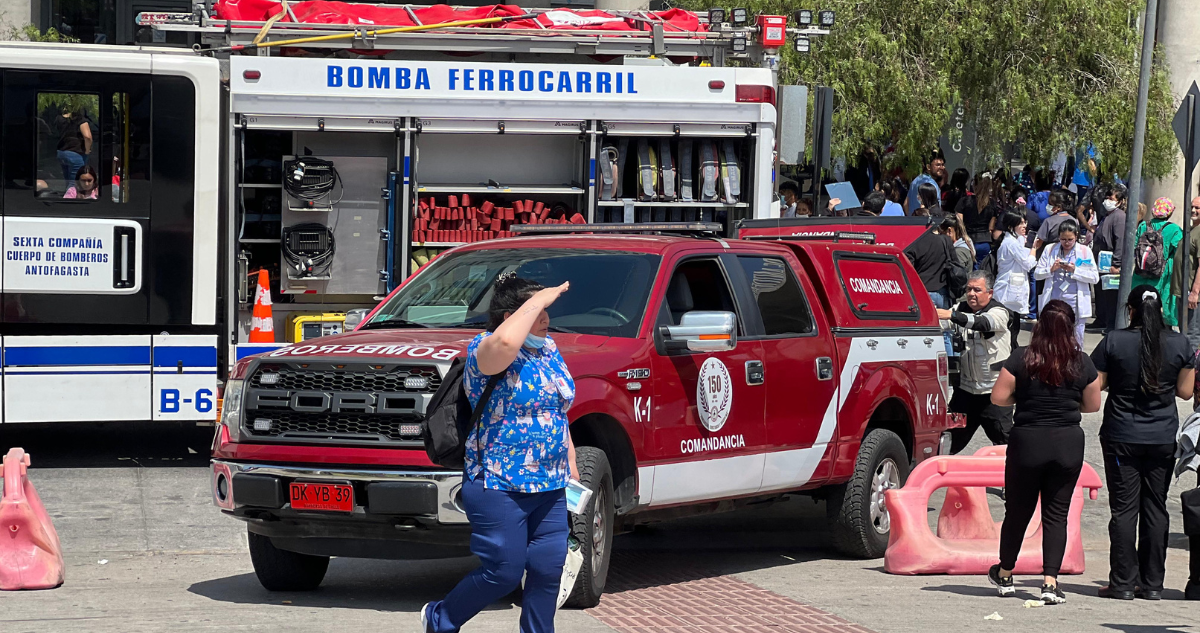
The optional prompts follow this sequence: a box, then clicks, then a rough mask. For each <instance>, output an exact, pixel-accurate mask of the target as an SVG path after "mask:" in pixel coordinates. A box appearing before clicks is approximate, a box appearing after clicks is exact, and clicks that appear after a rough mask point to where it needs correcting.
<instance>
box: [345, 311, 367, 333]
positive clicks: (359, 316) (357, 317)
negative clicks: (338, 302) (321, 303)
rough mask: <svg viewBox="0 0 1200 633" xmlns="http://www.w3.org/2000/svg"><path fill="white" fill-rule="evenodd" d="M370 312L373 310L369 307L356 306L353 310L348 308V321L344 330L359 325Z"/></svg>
mask: <svg viewBox="0 0 1200 633" xmlns="http://www.w3.org/2000/svg"><path fill="white" fill-rule="evenodd" d="M370 312H371V310H370V309H369V308H355V309H353V310H346V322H345V324H344V325H343V326H342V331H343V332H350V331H352V330H353V329H354V328H356V327H358V324H359V323H362V321H363V319H365V318H367V314H369V313H370Z"/></svg>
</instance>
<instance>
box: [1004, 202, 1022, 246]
mask: <svg viewBox="0 0 1200 633" xmlns="http://www.w3.org/2000/svg"><path fill="white" fill-rule="evenodd" d="M1024 223H1025V214H1024V213H1020V212H1018V211H1016V210H1015V209H1009V210H1008V211H1006V212H1004V215H1002V216H1000V228H1002V229H1004V232H1005V233H1008V234H1009V235H1011V236H1013V237H1015V238H1017V239H1021V238H1020V237H1019V236H1018V235H1017V228H1018V227H1020V226H1021V225H1022V224H1024Z"/></svg>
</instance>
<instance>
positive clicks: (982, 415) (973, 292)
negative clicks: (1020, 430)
mask: <svg viewBox="0 0 1200 633" xmlns="http://www.w3.org/2000/svg"><path fill="white" fill-rule="evenodd" d="M992 283H993V282H992V276H991V275H990V274H988V273H987V272H985V271H982V270H976V271H974V272H972V273H971V274H970V276H968V277H967V300H966V301H963V302H962V303H960V304H958V307H956V308H954V309H952V310H942V309H939V310H938V311H937V314H938V318H939V319H941V320H943V321H949V324H950V328H951V329H952V331H953V338H954V347H955V349H956V350H957V351H958V352H959V353H960V354H962V358H961V359H960V360H959V363H958V375H959V382H958V386H957V387H955V389H954V397H953V398H951V399H950V407H949V409H950V412H951V413H962V414H965V415H966V416H967V426H966V427H964V428H960V429H952V430H951V431H950V434H951V444H950V452H951V453H959V452H961V451H962V450H963V449H964V448H966V447H967V444H969V443H970V442H971V437H972V436H974V435H975V431H976V429H978V428H979V427H981V426H982V427H983V431H984V433H987V436H988V439H989V440H991V441H992V444H993V445H999V444H1007V443H1008V432H1009V431H1010V430H1011V429H1012V416H1013V408H1012V407H999V406H996V405H994V404H992V387H994V386H995V385H996V378H997V377H999V376H1000V369H1001V368H1002V367H1003V365H1004V361H1006V360H1008V355H1009V354H1010V353H1011V352H1012V345H1011V343H1010V339H1009V335H1008V319H1009V311H1008V308H1006V307H1004V304H1002V303H1000V302H999V301H996V300H995V298H993V296H992Z"/></svg>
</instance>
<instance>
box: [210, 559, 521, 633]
mask: <svg viewBox="0 0 1200 633" xmlns="http://www.w3.org/2000/svg"><path fill="white" fill-rule="evenodd" d="M475 566H476V562H475V559H474V558H453V559H446V560H438V561H377V560H364V559H357V558H335V559H333V560H331V561H330V562H329V573H328V574H326V576H325V581H324V582H323V583H321V587H320V588H318V589H316V590H315V591H286V592H283V591H281V592H274V591H267V590H266V589H264V588H263V586H262V585H261V584H259V582H258V578H257V577H256V576H255V575H254V574H253V573H250V574H239V575H236V576H228V577H225V578H215V579H213V580H205V581H202V582H197V583H195V584H193V585H191V586H190V587H188V592H189V593H193V594H196V595H198V596H203V597H205V598H208V599H210V600H215V601H217V602H227V603H233V604H289V605H292V606H298V607H315V608H337V609H370V610H374V611H388V612H397V613H412V614H414V615H415V614H416V613H418V612H419V611H420V610H421V606H422V605H424V604H425V603H426V602H431V601H433V600H440V599H442V598H443V597H445V595H446V594H447V593H449V592H450V590H451V589H453V588H454V586H455V585H456V584H458V581H459V580H461V579H462V577H463V576H465V575H466V574H467V572H469V571H471V570H472V569H474V568H475ZM519 604H520V594H519V591H517V592H514V594H513V595H511V596H508V597H506V598H505V599H504V600H501V601H499V602H495V603H493V604H491V605H490V606H488V607H487V609H486V610H488V611H497V610H507V609H511V608H513V606H514V605H519ZM402 628H403V627H402Z"/></svg>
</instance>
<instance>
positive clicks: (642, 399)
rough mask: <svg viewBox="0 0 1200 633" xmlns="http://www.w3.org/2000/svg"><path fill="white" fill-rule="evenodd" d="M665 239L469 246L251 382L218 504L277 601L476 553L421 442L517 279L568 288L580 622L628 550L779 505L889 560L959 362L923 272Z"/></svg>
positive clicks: (221, 445) (293, 349) (230, 443)
mask: <svg viewBox="0 0 1200 633" xmlns="http://www.w3.org/2000/svg"><path fill="white" fill-rule="evenodd" d="M534 228H537V227H534ZM545 228H546V230H558V231H562V230H574V231H577V232H579V231H593V230H600V229H599V228H598V226H596V227H593V226H590V225H584V226H577V227H569V229H563V228H561V227H559V228H557V229H556V228H554V227H545ZM609 228H610V229H611V228H613V227H611V226H610V227H609ZM637 228H638V230H639V231H643V232H645V231H648V230H652V228H651V229H648V228H646V227H642V226H639V227H637ZM711 228H712V227H711V226H710V227H709V228H708V229H706V230H711ZM660 229H661V230H660V231H659V234H645V233H643V234H611V235H604V234H589V235H581V234H556V235H555V234H552V235H532V236H527V237H518V238H512V239H504V240H497V241H489V242H482V243H478V244H471V245H467V246H462V247H459V248H457V249H454V250H453V251H450V252H448V253H446V254H445V255H443V256H442V257H440V258H439V259H437V260H435V261H434V262H432V263H431V264H430V265H429V266H427V267H426V268H425V269H424V270H422V271H420V272H419V273H418V274H416V275H414V276H413V277H412V278H410V279H409V280H408V281H407V282H406V283H405V284H404V285H402V286H401V287H400V288H398V289H396V291H395V292H393V293H392V294H391V295H390V296H389V297H387V298H386V299H385V300H384V301H383V302H382V303H381V304H380V305H379V306H378V307H377V308H376V309H375V310H374V311H373V312H372V313H371V314H370V315H368V316H367V317H366V318H365V319H364V320H363V321H362V323H361V324H360V325H359V326H358V327H357V329H356V331H354V332H349V333H346V334H342V335H338V336H331V337H326V338H322V339H319V340H316V341H306V342H304V343H300V344H296V345H293V346H290V347H285V348H282V349H279V350H277V351H275V352H272V353H268V354H265V355H260V356H256V357H252V358H247V359H243V360H241V361H239V362H238V363H237V365H236V367H235V368H234V370H233V373H232V374H231V376H230V380H229V381H228V382H227V384H226V385H225V390H224V407H223V411H222V416H221V420H220V423H219V425H218V428H217V434H216V439H215V441H214V451H213V461H212V481H213V494H214V501H215V503H216V505H217V506H219V507H220V508H221V509H222V511H223V512H225V513H226V514H229V515H231V516H233V517H236V518H238V519H241V520H244V521H246V522H247V527H248V529H249V539H250V554H251V559H252V561H253V563H254V568H255V571H256V573H257V574H258V577H259V580H260V581H261V582H262V584H263V585H264V586H265V587H267V588H268V589H278V590H285V589H286V590H297V589H311V588H315V587H316V586H317V585H319V584H320V582H321V580H322V578H323V576H324V574H325V569H326V566H327V565H328V560H329V557H330V556H352V557H372V558H379V557H391V558H413V557H419V558H428V557H441V556H452V555H461V554H463V553H465V551H466V550H465V548H466V545H467V543H468V538H469V533H470V532H469V530H470V526H469V524H468V522H467V518H466V516H465V515H464V513H463V511H462V508H461V505H460V504H461V501H460V498H459V488H460V485H461V478H462V473H461V472H457V471H446V470H444V469H440V468H438V467H436V466H434V465H433V464H431V463H430V462H429V461H428V460H427V458H426V456H425V451H424V450H423V444H422V441H421V436H420V421H421V419H422V414H423V412H424V407H425V406H426V404H427V403H428V401H429V398H430V396H431V395H432V394H433V393H434V392H435V391H436V390H437V388H438V386H439V385H440V380H441V377H442V376H443V375H444V372H445V370H446V368H447V367H448V366H449V365H450V363H451V362H452V361H454V359H456V358H459V357H461V356H463V355H464V354H465V350H466V347H467V343H468V342H469V341H470V340H471V339H472V338H473V337H474V336H475V335H476V334H478V333H479V332H480V330H481V329H482V327H483V324H484V323H485V321H486V318H487V314H486V309H487V305H488V302H489V300H490V297H491V294H490V290H491V287H492V284H493V282H494V280H495V279H496V276H497V275H498V274H499V273H503V272H507V271H516V273H517V274H518V275H520V276H522V277H526V278H530V279H534V280H537V281H539V282H541V283H543V284H545V285H547V286H550V285H557V284H560V283H562V282H563V281H567V280H569V281H570V282H571V290H570V291H569V292H568V293H566V294H565V295H563V297H562V298H560V299H559V300H558V301H557V302H555V303H554V305H553V306H552V307H551V308H550V316H551V336H552V337H553V338H554V340H555V341H556V343H557V344H558V348H559V350H561V352H562V354H563V357H564V358H565V359H566V362H567V365H568V366H569V367H570V369H571V372H572V374H573V375H574V377H575V381H576V385H577V395H576V399H575V404H574V406H572V407H571V409H570V412H569V416H570V418H571V435H572V437H573V438H574V441H575V444H576V446H577V447H578V462H579V470H580V476H581V479H582V481H583V483H584V484H585V485H587V486H589V487H590V488H592V489H593V490H594V491H595V494H594V495H593V499H594V502H593V503H592V507H591V508H590V509H589V510H588V511H587V512H586V513H585V515H583V516H576V517H573V519H572V520H573V531H574V533H575V535H576V537H577V538H578V539H579V540H580V542H581V543H582V547H583V553H584V559H585V563H584V569H583V570H582V571H581V574H580V579H579V581H578V582H577V584H576V588H575V593H574V595H573V596H572V598H571V604H573V605H576V606H589V605H594V604H596V603H597V602H598V601H599V599H600V596H601V594H602V592H603V590H604V584H605V579H606V575H607V570H608V562H609V557H610V553H611V547H612V538H613V535H614V534H616V533H618V532H621V531H623V530H628V529H630V528H631V527H632V526H635V525H637V524H639V523H644V522H650V521H659V520H663V519H668V518H674V517H679V516H685V515H688V514H694V513H702V512H713V511H722V510H729V509H733V508H736V507H739V506H741V505H744V504H747V503H752V502H759V501H764V500H770V499H773V498H778V497H781V496H783V495H787V494H794V493H804V494H811V495H817V496H820V497H822V498H825V499H826V500H827V504H828V508H829V510H828V514H829V519H830V524H831V529H832V536H833V542H834V543H835V544H836V546H837V548H838V549H839V550H841V551H843V552H845V553H848V554H852V555H855V556H862V557H877V556H881V555H882V554H883V551H884V548H885V547H886V545H887V542H888V531H889V523H888V514H887V508H886V506H885V505H884V494H883V492H884V491H885V490H887V489H888V488H894V487H897V486H900V485H902V484H903V483H904V480H905V478H906V476H907V474H908V472H909V470H910V468H911V467H912V465H913V464H914V463H916V462H919V461H921V460H923V459H925V458H927V457H929V456H931V455H936V454H939V453H942V452H944V451H946V450H947V448H948V433H947V432H946V431H947V428H948V427H949V421H948V417H947V414H946V403H947V397H948V395H949V393H948V391H949V385H948V376H947V363H946V354H945V347H944V344H943V342H942V335H941V331H940V329H939V327H938V320H937V316H936V314H935V312H934V308H933V304H932V303H931V301H930V300H929V297H928V294H927V293H926V292H925V291H924V288H923V287H922V285H921V281H920V279H918V277H917V275H916V272H915V271H914V270H913V268H912V266H911V265H910V264H909V262H908V260H907V259H906V258H905V257H904V255H903V254H902V253H901V252H900V251H899V250H897V249H896V247H894V246H876V245H872V244H869V243H862V242H861V241H857V242H856V241H854V240H845V239H839V235H838V234H836V233H835V234H833V235H830V236H823V237H822V238H821V239H822V240H824V241H817V240H813V239H811V238H810V237H806V236H795V237H790V238H789V237H786V236H785V237H782V238H780V237H771V238H769V239H720V238H717V237H711V236H707V235H706V234H704V233H703V232H696V231H698V230H700V229H704V226H703V225H702V226H700V227H696V226H693V227H691V229H687V227H683V228H682V229H681V228H680V227H676V226H674V225H671V226H663V227H660ZM684 229H686V230H685V231H684V232H685V233H686V232H687V231H688V230H690V231H692V232H693V233H692V234H691V235H690V236H689V235H678V234H672V233H678V232H679V231H680V230H684ZM623 230H625V231H628V230H629V229H628V228H626V229H623ZM754 232H755V231H753V230H747V231H746V233H754ZM766 232H767V233H771V231H766ZM760 237H761V236H760ZM842 237H844V236H842ZM860 237H861V236H860ZM866 241H868V242H869V241H870V240H869V239H868V240H866Z"/></svg>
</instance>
